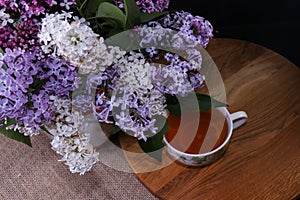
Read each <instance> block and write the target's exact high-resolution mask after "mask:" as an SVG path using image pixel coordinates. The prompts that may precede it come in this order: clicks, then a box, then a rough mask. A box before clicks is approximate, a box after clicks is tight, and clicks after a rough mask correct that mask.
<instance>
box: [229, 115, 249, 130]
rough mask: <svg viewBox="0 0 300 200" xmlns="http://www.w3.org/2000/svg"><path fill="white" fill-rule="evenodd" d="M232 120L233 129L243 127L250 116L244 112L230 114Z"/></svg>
mask: <svg viewBox="0 0 300 200" xmlns="http://www.w3.org/2000/svg"><path fill="white" fill-rule="evenodd" d="M230 119H231V121H232V124H233V129H236V128H238V127H240V126H242V125H243V124H244V123H245V122H246V121H247V119H248V115H247V113H246V112H244V111H238V112H235V113H231V114H230Z"/></svg>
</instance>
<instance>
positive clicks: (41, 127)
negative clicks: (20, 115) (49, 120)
mask: <svg viewBox="0 0 300 200" xmlns="http://www.w3.org/2000/svg"><path fill="white" fill-rule="evenodd" d="M40 129H42V130H43V131H45V132H46V133H48V134H49V135H52V134H51V133H50V131H48V129H47V128H46V127H45V126H40ZM52 136H53V135H52Z"/></svg>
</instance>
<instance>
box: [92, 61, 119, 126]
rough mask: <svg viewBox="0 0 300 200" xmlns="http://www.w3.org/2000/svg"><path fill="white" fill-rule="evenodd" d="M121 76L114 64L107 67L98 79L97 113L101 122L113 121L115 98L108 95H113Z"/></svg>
mask: <svg viewBox="0 0 300 200" xmlns="http://www.w3.org/2000/svg"><path fill="white" fill-rule="evenodd" d="M119 78H120V71H119V70H118V68H117V66H116V65H112V66H110V67H107V68H106V70H105V71H104V72H103V73H102V75H101V76H100V78H99V80H98V83H97V85H98V88H97V92H96V102H95V111H96V112H95V114H96V116H97V118H98V119H99V121H100V122H106V123H113V121H112V119H111V117H112V109H113V101H114V99H113V98H111V99H110V98H108V97H107V96H111V95H112V92H113V91H114V89H115V87H116V84H117V81H118V79H119Z"/></svg>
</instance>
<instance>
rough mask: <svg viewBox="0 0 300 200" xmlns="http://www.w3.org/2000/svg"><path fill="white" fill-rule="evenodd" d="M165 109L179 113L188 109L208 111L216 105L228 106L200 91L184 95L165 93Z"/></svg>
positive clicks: (174, 113)
mask: <svg viewBox="0 0 300 200" xmlns="http://www.w3.org/2000/svg"><path fill="white" fill-rule="evenodd" d="M166 98H167V109H168V110H169V112H170V113H171V114H173V115H177V116H178V115H181V112H185V111H188V110H198V109H199V110H201V111H208V110H211V109H214V108H217V107H225V106H228V105H227V104H225V103H222V102H220V101H218V100H216V99H214V98H213V97H211V96H209V95H205V94H200V93H191V94H189V95H187V96H185V97H180V96H178V97H176V96H172V95H166Z"/></svg>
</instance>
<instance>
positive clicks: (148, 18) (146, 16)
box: [140, 11, 168, 23]
mask: <svg viewBox="0 0 300 200" xmlns="http://www.w3.org/2000/svg"><path fill="white" fill-rule="evenodd" d="M167 13H168V11H164V12H153V13H140V16H141V23H145V22H149V21H151V20H153V19H155V18H158V17H161V16H162V15H165V14H167Z"/></svg>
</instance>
